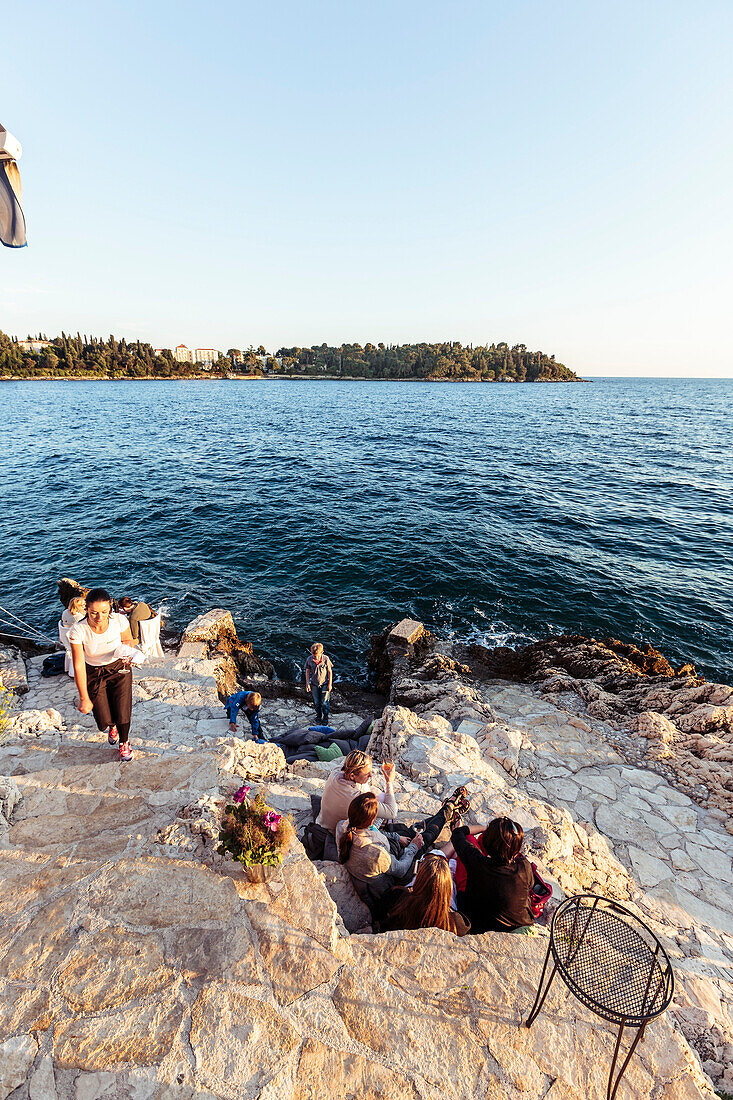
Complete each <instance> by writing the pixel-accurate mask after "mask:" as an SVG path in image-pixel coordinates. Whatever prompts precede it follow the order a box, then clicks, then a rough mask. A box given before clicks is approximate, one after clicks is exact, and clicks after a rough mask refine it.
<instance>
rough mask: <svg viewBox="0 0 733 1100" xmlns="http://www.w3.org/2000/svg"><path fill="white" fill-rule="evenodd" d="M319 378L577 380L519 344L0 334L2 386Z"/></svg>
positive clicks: (549, 359) (549, 358)
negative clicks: (207, 342)
mask: <svg viewBox="0 0 733 1100" xmlns="http://www.w3.org/2000/svg"><path fill="white" fill-rule="evenodd" d="M68 378H79V379H89V380H94V379H100V380H114V379H127V380H131V379H133V380H134V379H140V380H146V379H147V380H155V381H166V380H173V381H175V380H186V379H240V378H241V379H260V378H269V379H277V378H281V379H286V380H289V379H302V380H305V381H310V380H313V381H318V380H322V379H343V380H344V381H347V380H359V381H361V380H374V381H379V380H385V381H387V380H391V381H404V382H582V381H584V379H582V378H579V377H578V375H577V374H575V373H574V372H573V371H571V370H569V369H568V367H566V366H564V365H563V364H562V363H558V362H556V360H555V357H554V355H547V354H545V352H542V351H529V350H528V349H527V348H526V347H525V345H524V344H515V345H514V346H513V347H510V346H509V345H508V344H506V343H503V342H500V343H498V344H480V345H475V344H468V345H465V346H464V345H463V344H461V343H459V342H458V341H455V340H453V341H450V342H447V343H442V344H399V345H389V344H388V345H385V344H382V343H380V344H370V343H367V344H365V345H364V346H363V347H362V346H361V345H360V344H341V345H340V346H339V347H329V346H328V345H327V344H321V345H318V346H313V347H309V348H300V347H291V348H280V349H279V350H278V351H276V352H275V353H274V354H272V353H269V352H267V351H266V350H265V348H264V347H262V346H260V347H259V348H257V349H255V348H253V347H250V348H248V349H247V350H245V351H242V350H241V349H239V348H229V350H228V351H227V353H226V355H224V354H222V352H220V351H217V350H216V349H215V348H196V349H191V348H188V347H186V346H185V345H184V344H179V346H178V347H177V348H175V349H173V350H171V349H169V348H154V347H152V345H151V344H146V343H143V342H142V341H140V340H135V341H131V342H128V341H126V340H124V339H122V340H117V339H115V337H114V336H110V337H109V339H107V340H103V339H98V338H96V337H94V336H91V337H87V336H82V335H81V333H77V334H76V335H75V336H71V335H69V334H67V333H64V332H62V333H61V335H60V336H56V337H54V338H53V339H50V340H49V339H48V338H47V337H46V336H44V335H39V336H37V337H31V336H29V337H28V339H27V340H17V339H14V338H13V337H10V336H6V335H5V334H4V333H3V332H0V380H3V379H5V380H11V379H16V380H17V379H20V380H24V379H39V380H53V379H68Z"/></svg>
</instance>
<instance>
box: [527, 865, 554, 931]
mask: <svg viewBox="0 0 733 1100" xmlns="http://www.w3.org/2000/svg"><path fill="white" fill-rule="evenodd" d="M530 867H531V868H532V875H533V882H532V885H531V886H530V888H529V908H530V910H531V912H532V916H533V917H534V918H535V920H536V919H537V917H539V916H541V915H542V912H543V911H544V908H545V906H546V905H547V903H548V901H549V900H550V898H551V897H552V887H551V886H550V884H549V882H545V880H544V879H543V878H542V877H541V875H540V873H539V871H538V870H537V864H536V863H530Z"/></svg>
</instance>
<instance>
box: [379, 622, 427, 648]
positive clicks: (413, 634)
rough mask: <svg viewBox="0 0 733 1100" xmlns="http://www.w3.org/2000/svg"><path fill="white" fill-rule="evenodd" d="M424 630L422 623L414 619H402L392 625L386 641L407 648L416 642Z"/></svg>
mask: <svg viewBox="0 0 733 1100" xmlns="http://www.w3.org/2000/svg"><path fill="white" fill-rule="evenodd" d="M424 632H425V627H424V626H423V624H422V623H420V622H417V620H415V619H402V620H401V621H400V622H399V623H397V625H396V626H393V627H392V629H391V630H390V632H389V634H388V635H387V641H388V642H389V643H390V644H391V645H397V646H402V647H403V648H404V649H407V648H408V647H409V646H412V645H414V644H415V642H417V641H418V640H419V639H420V638H421V637H422V635H423V634H424Z"/></svg>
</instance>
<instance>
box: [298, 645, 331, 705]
mask: <svg viewBox="0 0 733 1100" xmlns="http://www.w3.org/2000/svg"><path fill="white" fill-rule="evenodd" d="M304 671H305V690H306V691H309V692H310V693H311V695H312V696H313V705H314V706H315V708H316V719H317V720H318V723H319V725H321V726H327V725H328V719H329V717H330V714H331V688H332V687H333V665H332V664H331V658H330V657H327V656H326V654H325V653H324V652H323V646H322V645H321V643H320V642H314V643H313V645H312V646H311V651H310V656H309V657H308V660H307V661H306V662H305V669H304Z"/></svg>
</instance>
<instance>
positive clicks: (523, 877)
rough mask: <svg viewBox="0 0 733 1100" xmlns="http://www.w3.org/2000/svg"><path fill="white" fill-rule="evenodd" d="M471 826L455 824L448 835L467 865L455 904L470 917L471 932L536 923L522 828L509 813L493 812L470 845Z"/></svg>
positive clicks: (458, 854)
mask: <svg viewBox="0 0 733 1100" xmlns="http://www.w3.org/2000/svg"><path fill="white" fill-rule="evenodd" d="M468 837H469V829H468V826H467V825H461V826H460V827H459V828H457V829H454V830H453V833H452V834H451V841H452V843H453V847H454V848H455V850H456V855H457V856H458V858H459V859H460V860H461V862H462V863H463V865H464V867H465V869H466V885H465V888H464V890H463V891H462V892H459V894H458V907H459V908H460V909H461V910H462V912H464V913H466V914H467V916H468V917H469V918H470V920H471V931H472V932H514V931H515V930H516V929H519V928H529V927H530V925H532V924H533V923H534V917H533V916H532V910H531V909H530V904H529V891H530V889H531V887H532V883H533V881H534V872H533V871H532V867H531V864H530V863H529V861H528V860H527V859H526V858H525V857H524V856H523V855H522V844H523V843H524V830H523V829H522V826H521V825H520V824H519V823H518V822H516V821H512V819H511V818H509V817H495V818H494V820H493V821H490V822H489V824H488V825H487V826H486V828H485V829H484V831H483V833H481V834H480V836H479V838H478V843H477V844H476V846H474V845H473V844H472V843H470V842H469V839H468Z"/></svg>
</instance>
